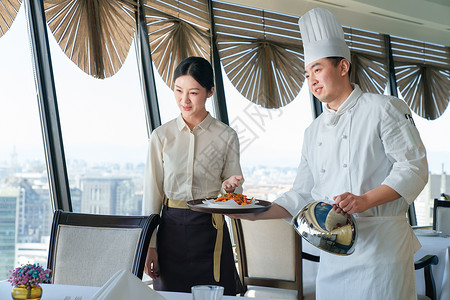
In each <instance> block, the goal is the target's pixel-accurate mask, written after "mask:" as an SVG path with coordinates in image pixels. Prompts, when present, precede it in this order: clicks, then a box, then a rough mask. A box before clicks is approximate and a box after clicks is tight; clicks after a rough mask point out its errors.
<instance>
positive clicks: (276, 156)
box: [224, 77, 313, 200]
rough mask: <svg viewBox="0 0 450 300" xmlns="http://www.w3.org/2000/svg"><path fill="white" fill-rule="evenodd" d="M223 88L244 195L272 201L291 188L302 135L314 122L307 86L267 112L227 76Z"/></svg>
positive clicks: (298, 159)
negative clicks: (237, 144)
mask: <svg viewBox="0 0 450 300" xmlns="http://www.w3.org/2000/svg"><path fill="white" fill-rule="evenodd" d="M224 85H225V91H226V98H227V109H228V115H229V116H228V118H229V121H230V126H231V127H233V128H234V129H235V130H236V132H237V133H238V136H239V141H240V148H241V166H242V169H243V172H244V178H245V183H244V185H243V187H244V193H246V194H248V195H251V196H252V197H255V198H258V199H266V200H275V198H277V197H278V196H280V195H281V194H282V193H284V192H286V191H287V190H289V189H290V188H291V187H292V184H293V182H294V179H295V176H296V174H297V168H298V165H299V163H300V158H301V149H302V143H303V133H304V131H305V129H306V127H307V126H308V125H309V124H310V123H311V122H312V120H313V117H312V112H311V104H310V103H311V102H310V97H309V93H308V86H307V84H304V85H303V88H302V89H301V92H300V94H299V95H298V96H297V97H296V98H295V99H294V100H293V101H292V102H291V103H289V104H287V105H286V106H284V107H282V108H279V109H266V108H263V107H261V106H258V105H256V104H254V103H252V102H250V101H248V100H247V99H245V98H244V97H243V96H242V95H241V94H240V93H239V92H238V91H237V90H236V89H235V88H234V87H233V85H232V84H231V83H230V82H229V80H228V78H226V77H225V78H224ZM292 132H294V134H292Z"/></svg>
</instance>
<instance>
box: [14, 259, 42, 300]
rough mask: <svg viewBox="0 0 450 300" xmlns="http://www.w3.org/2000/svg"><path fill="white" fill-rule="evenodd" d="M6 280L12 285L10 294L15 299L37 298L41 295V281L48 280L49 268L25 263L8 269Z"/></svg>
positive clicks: (30, 299)
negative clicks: (8, 273) (8, 275)
mask: <svg viewBox="0 0 450 300" xmlns="http://www.w3.org/2000/svg"><path fill="white" fill-rule="evenodd" d="M9 272H10V273H11V276H10V277H9V279H8V281H9V282H10V283H11V285H12V286H13V289H12V291H11V296H12V298H13V299H15V300H19V299H28V300H39V299H41V297H42V287H41V286H40V284H41V283H45V282H49V280H50V270H46V269H44V268H43V267H41V266H40V265H39V264H26V265H22V266H21V267H18V268H15V269H14V270H11V271H9Z"/></svg>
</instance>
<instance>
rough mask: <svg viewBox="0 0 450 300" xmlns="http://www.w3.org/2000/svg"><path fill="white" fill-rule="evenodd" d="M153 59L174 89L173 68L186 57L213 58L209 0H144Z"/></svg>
mask: <svg viewBox="0 0 450 300" xmlns="http://www.w3.org/2000/svg"><path fill="white" fill-rule="evenodd" d="M144 12H145V18H146V21H147V30H148V35H149V42H150V49H151V52H152V60H153V62H154V64H155V66H156V68H157V70H158V72H159V74H160V75H161V77H162V79H163V80H164V82H166V84H167V85H168V86H169V87H170V88H172V89H173V72H174V71H175V68H176V67H177V65H178V64H179V63H180V61H181V60H183V59H184V58H186V57H189V56H201V57H203V58H205V59H207V60H210V44H211V42H210V34H209V31H210V22H209V13H208V5H207V2H206V1H174V0H162V1H158V0H156V1H155V0H145V1H144Z"/></svg>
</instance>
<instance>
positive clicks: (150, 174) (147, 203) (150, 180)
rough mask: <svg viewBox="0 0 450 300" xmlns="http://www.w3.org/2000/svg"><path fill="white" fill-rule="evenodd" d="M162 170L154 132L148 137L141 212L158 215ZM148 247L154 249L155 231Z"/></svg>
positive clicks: (161, 161)
mask: <svg viewBox="0 0 450 300" xmlns="http://www.w3.org/2000/svg"><path fill="white" fill-rule="evenodd" d="M163 184H164V169H163V147H162V143H161V140H160V138H159V136H158V133H157V131H156V130H154V131H153V132H152V135H151V136H150V140H149V145H148V152H147V163H146V166H145V176H144V195H143V199H142V212H143V214H144V215H146V216H148V215H150V214H160V212H161V207H162V201H163V197H164V187H163ZM150 247H156V230H155V231H154V232H153V235H152V238H151V240H150Z"/></svg>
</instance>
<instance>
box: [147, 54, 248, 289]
mask: <svg viewBox="0 0 450 300" xmlns="http://www.w3.org/2000/svg"><path fill="white" fill-rule="evenodd" d="M174 83H175V88H174V95H175V100H176V102H177V104H178V107H179V109H180V111H181V114H180V115H179V116H178V117H177V118H176V119H173V120H172V121H169V122H167V123H166V124H164V125H162V126H160V127H158V128H156V129H155V130H153V132H152V134H151V137H150V141H149V148H148V157H147V165H146V172H145V182H144V197H143V212H144V214H145V215H149V214H153V213H156V214H160V213H161V223H160V225H159V227H158V230H157V235H156V238H155V235H154V236H153V237H152V239H151V241H150V246H149V249H148V253H147V261H146V264H145V272H146V273H147V274H148V275H149V276H150V277H151V278H152V279H153V280H154V281H153V286H154V288H155V289H156V290H161V291H174V292H190V291H191V287H192V286H194V285H200V284H213V285H220V286H223V287H224V288H225V292H224V293H225V294H226V295H236V277H235V276H237V273H236V267H235V263H234V257H233V252H232V247H231V241H230V235H229V233H228V228H227V225H226V223H224V218H223V216H222V215H216V214H212V215H211V214H206V213H200V212H195V211H192V210H189V209H188V207H187V204H186V202H187V201H188V200H193V199H201V198H208V197H217V196H218V194H219V193H220V192H221V188H222V189H223V191H225V192H234V191H235V189H236V188H237V187H239V185H240V181H242V180H243V177H242V171H241V166H240V162H239V159H240V158H239V141H238V137H237V134H236V132H235V131H234V130H233V129H232V128H230V127H229V126H227V125H225V124H224V123H222V122H220V121H218V120H216V119H214V118H213V117H212V116H211V115H210V114H209V112H208V111H207V110H206V108H205V102H206V100H207V98H209V97H211V96H212V95H213V93H214V77H213V70H212V67H211V65H210V63H209V62H208V61H207V60H205V59H203V58H200V57H189V58H186V59H184V60H183V61H182V62H181V63H180V64H179V65H178V66H177V68H176V69H175V72H174ZM236 174H237V175H236Z"/></svg>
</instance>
